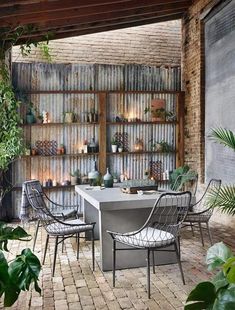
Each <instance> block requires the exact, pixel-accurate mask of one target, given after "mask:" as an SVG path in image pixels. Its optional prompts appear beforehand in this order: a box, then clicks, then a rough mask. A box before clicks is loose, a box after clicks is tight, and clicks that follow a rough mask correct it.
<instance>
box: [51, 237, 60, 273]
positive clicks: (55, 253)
mask: <svg viewBox="0 0 235 310" xmlns="http://www.w3.org/2000/svg"><path fill="white" fill-rule="evenodd" d="M58 240H59V237H58V236H56V238H55V250H54V259H53V267H52V277H54V274H55V263H56V255H57V249H58Z"/></svg>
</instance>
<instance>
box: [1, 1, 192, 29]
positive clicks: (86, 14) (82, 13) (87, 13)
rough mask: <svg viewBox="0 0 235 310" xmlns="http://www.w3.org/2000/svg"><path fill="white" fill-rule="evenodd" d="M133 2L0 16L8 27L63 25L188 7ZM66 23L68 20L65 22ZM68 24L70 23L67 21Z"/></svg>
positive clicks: (185, 3)
mask: <svg viewBox="0 0 235 310" xmlns="http://www.w3.org/2000/svg"><path fill="white" fill-rule="evenodd" d="M130 4H131V3H128V5H127V6H125V5H123V4H121V5H120V3H119V4H116V5H108V6H101V7H100V6H99V7H97V8H96V10H94V8H83V9H80V10H72V11H71V10H67V11H59V12H52V13H48V14H43V15H37V14H30V15H26V16H24V17H22V16H18V17H17V18H16V17H14V18H13V17H12V18H6V17H4V18H2V17H0V25H1V26H2V27H4V26H5V27H6V26H7V25H17V24H19V25H26V24H40V26H42V24H44V23H48V22H51V23H53V21H54V22H55V21H58V22H57V23H56V25H59V23H60V21H61V25H62V24H63V20H65V19H66V20H72V19H74V20H73V22H75V20H76V19H77V22H83V21H86V19H87V21H89V20H90V19H91V18H93V19H94V20H96V18H97V17H98V16H99V15H102V16H106V18H107V17H109V15H110V16H114V18H115V17H116V16H118V15H119V16H123V15H124V16H128V15H130V16H132V15H133V14H139V12H140V11H141V10H142V11H144V10H150V11H152V12H154V11H156V12H159V11H161V10H163V11H165V10H167V9H176V8H181V9H182V10H186V9H187V8H188V1H187V0H180V1H178V2H177V4H175V3H174V4H172V3H168V4H161V5H160V4H157V5H156V0H142V1H141V3H140V2H138V3H135V4H132V5H130ZM65 23H66V22H65ZM67 24H68V23H67ZM75 24H76V22H75Z"/></svg>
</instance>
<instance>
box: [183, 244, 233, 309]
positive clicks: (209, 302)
mask: <svg viewBox="0 0 235 310" xmlns="http://www.w3.org/2000/svg"><path fill="white" fill-rule="evenodd" d="M206 263H207V266H208V270H209V271H212V270H215V269H218V268H219V269H220V270H219V271H218V273H217V274H216V275H215V276H214V278H213V279H212V280H211V281H206V282H201V283H199V284H198V285H197V286H196V287H195V288H194V289H193V290H192V291H191V293H190V294H189V296H188V298H187V300H186V305H185V307H184V309H185V310H201V309H208V310H231V309H235V256H234V255H233V254H232V252H231V250H230V249H229V248H228V247H227V246H226V245H225V244H224V243H223V242H220V243H216V244H214V245H213V246H212V247H210V248H209V250H208V251H207V256H206Z"/></svg>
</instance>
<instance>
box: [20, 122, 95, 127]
mask: <svg viewBox="0 0 235 310" xmlns="http://www.w3.org/2000/svg"><path fill="white" fill-rule="evenodd" d="M57 125H63V126H64V125H66V126H72V125H78V126H83V125H85V126H91V125H99V123H98V122H89V123H88V122H84V123H82V122H73V123H45V124H43V123H41V124H39V123H33V124H22V125H21V126H22V127H38V126H40V127H47V126H57Z"/></svg>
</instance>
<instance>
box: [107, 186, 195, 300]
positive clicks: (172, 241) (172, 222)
mask: <svg viewBox="0 0 235 310" xmlns="http://www.w3.org/2000/svg"><path fill="white" fill-rule="evenodd" d="M190 202H191V193H190V192H182V193H163V194H162V195H161V196H160V197H159V198H158V199H157V201H156V202H155V204H154V206H153V208H152V210H151V212H150V214H149V216H148V219H147V220H146V222H145V223H144V225H143V226H142V227H141V228H139V229H138V230H136V231H132V232H125V233H120V232H113V231H108V233H109V234H110V235H111V237H112V239H113V250H112V251H113V268H112V270H113V287H115V272H116V252H117V251H123V250H124V251H126V250H146V256H147V259H146V260H147V292H148V298H150V254H152V261H153V273H155V263H154V252H155V251H172V252H174V253H175V254H176V259H177V262H178V265H179V269H180V273H181V277H182V281H183V284H185V280H184V275H183V269H182V265H181V261H180V253H179V251H180V248H179V232H180V227H181V223H182V221H183V219H184V218H181V221H179V212H181V213H184V215H185V216H186V214H187V211H188V208H189V206H190ZM117 243H121V244H124V245H126V246H127V247H125V248H123V247H119V248H118V247H117ZM170 245H173V248H172V249H165V248H167V247H168V246H170Z"/></svg>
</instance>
